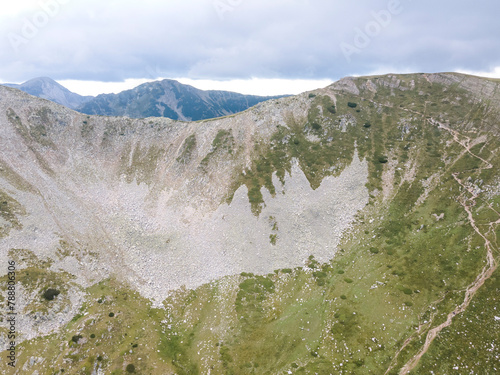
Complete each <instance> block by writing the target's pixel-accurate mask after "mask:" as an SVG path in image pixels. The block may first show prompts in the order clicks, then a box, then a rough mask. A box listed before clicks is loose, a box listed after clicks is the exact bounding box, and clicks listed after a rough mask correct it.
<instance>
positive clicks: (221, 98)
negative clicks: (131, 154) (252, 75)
mask: <svg viewBox="0 0 500 375" xmlns="http://www.w3.org/2000/svg"><path fill="white" fill-rule="evenodd" d="M280 97H283V95H282V96H255V95H243V94H238V93H234V92H229V91H216V90H209V91H204V90H199V89H196V88H194V87H192V86H189V85H184V84H181V83H179V82H177V81H174V80H169V79H165V80H162V81H155V82H149V83H144V84H142V85H140V86H138V87H136V88H134V89H132V90H126V91H122V92H120V93H118V94H102V95H98V96H97V97H95V98H94V99H92V100H90V101H88V102H86V103H84V104H83V105H81V106H80V107H79V108H77V110H78V111H79V112H82V113H85V114H89V115H106V116H128V117H132V118H144V117H168V118H171V119H174V120H182V121H196V120H204V119H208V118H214V117H221V116H226V115H230V114H234V113H237V112H241V111H244V110H246V109H248V108H249V107H252V106H254V105H256V104H258V103H260V102H262V101H265V100H269V99H276V98H280Z"/></svg>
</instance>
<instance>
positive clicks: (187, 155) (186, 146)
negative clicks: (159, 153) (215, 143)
mask: <svg viewBox="0 0 500 375" xmlns="http://www.w3.org/2000/svg"><path fill="white" fill-rule="evenodd" d="M195 149H196V136H195V135H194V134H191V135H190V136H189V137H187V138H186V139H185V140H184V143H183V144H182V147H181V151H180V155H179V157H177V159H176V160H177V161H178V162H179V163H183V164H187V163H189V162H190V161H191V158H192V156H193V152H194V151H195Z"/></svg>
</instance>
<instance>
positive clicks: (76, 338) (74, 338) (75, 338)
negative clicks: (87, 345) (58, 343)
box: [71, 335, 83, 344]
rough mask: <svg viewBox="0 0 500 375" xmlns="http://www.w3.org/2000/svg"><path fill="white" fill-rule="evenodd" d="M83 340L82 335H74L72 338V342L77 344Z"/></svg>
mask: <svg viewBox="0 0 500 375" xmlns="http://www.w3.org/2000/svg"><path fill="white" fill-rule="evenodd" d="M81 338H83V336H82V335H74V336H73V337H72V338H71V341H73V342H74V343H75V344H78V341H79V340H80V339H81Z"/></svg>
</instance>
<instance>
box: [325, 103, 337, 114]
mask: <svg viewBox="0 0 500 375" xmlns="http://www.w3.org/2000/svg"><path fill="white" fill-rule="evenodd" d="M326 109H327V110H328V112H330V113H333V114H335V113H337V110H336V108H335V106H334V105H333V104H332V105H329V106H328V107H326Z"/></svg>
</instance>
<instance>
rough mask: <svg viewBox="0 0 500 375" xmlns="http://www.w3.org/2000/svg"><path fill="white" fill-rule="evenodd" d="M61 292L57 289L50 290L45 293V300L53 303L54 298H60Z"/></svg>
mask: <svg viewBox="0 0 500 375" xmlns="http://www.w3.org/2000/svg"><path fill="white" fill-rule="evenodd" d="M60 293H61V292H60V291H59V290H57V289H52V288H49V289H47V290H46V291H45V292H43V298H45V299H46V300H47V301H52V300H53V299H54V297H56V296H58V295H59V294H60Z"/></svg>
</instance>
